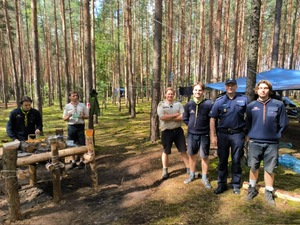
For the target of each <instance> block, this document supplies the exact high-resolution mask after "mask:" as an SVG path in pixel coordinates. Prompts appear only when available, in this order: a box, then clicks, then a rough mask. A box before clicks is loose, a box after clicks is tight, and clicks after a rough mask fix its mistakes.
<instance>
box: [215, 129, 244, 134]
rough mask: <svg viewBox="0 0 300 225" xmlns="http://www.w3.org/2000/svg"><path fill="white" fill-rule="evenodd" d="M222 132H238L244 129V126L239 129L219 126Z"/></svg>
mask: <svg viewBox="0 0 300 225" xmlns="http://www.w3.org/2000/svg"><path fill="white" fill-rule="evenodd" d="M218 130H219V131H220V132H221V133H225V134H238V133H241V132H243V131H244V129H243V128H238V129H231V128H219V129H218Z"/></svg>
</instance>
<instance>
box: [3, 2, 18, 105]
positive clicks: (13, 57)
mask: <svg viewBox="0 0 300 225" xmlns="http://www.w3.org/2000/svg"><path fill="white" fill-rule="evenodd" d="M3 9H4V16H5V24H6V33H7V38H8V46H9V50H10V59H11V64H12V73H13V78H14V90H15V97H16V99H15V100H16V104H17V105H18V104H19V102H20V87H19V81H18V75H17V68H16V61H15V53H14V48H13V43H12V34H11V28H10V23H9V21H10V20H9V17H8V12H7V2H6V0H3Z"/></svg>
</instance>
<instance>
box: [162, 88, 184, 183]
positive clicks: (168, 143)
mask: <svg viewBox="0 0 300 225" xmlns="http://www.w3.org/2000/svg"><path fill="white" fill-rule="evenodd" d="M174 94H175V91H174V89H172V88H167V90H166V91H165V97H166V99H165V100H164V101H161V102H160V103H159V104H158V107H157V114H158V116H159V120H160V129H161V141H162V145H163V152H162V165H163V173H162V179H168V178H169V173H168V161H169V157H168V156H169V155H170V154H171V148H172V145H173V142H174V143H175V146H176V147H177V149H178V151H179V152H180V153H181V157H182V159H183V162H184V164H185V167H186V168H187V172H188V173H189V168H188V166H189V158H188V155H187V153H186V151H187V148H186V142H185V136H184V132H183V129H182V128H181V123H182V114H183V112H184V108H183V106H182V104H181V103H180V102H177V101H174Z"/></svg>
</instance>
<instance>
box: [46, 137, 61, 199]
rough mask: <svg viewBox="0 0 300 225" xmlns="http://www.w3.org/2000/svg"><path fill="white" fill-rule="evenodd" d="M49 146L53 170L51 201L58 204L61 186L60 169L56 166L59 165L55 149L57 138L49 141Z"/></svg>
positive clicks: (56, 149)
mask: <svg viewBox="0 0 300 225" xmlns="http://www.w3.org/2000/svg"><path fill="white" fill-rule="evenodd" d="M49 141H50V144H51V155H52V165H54V168H53V170H52V178H53V201H54V202H56V203H58V202H60V200H61V185H60V183H61V182H60V168H59V167H57V166H56V164H59V162H60V161H59V155H58V148H57V138H50V139H49Z"/></svg>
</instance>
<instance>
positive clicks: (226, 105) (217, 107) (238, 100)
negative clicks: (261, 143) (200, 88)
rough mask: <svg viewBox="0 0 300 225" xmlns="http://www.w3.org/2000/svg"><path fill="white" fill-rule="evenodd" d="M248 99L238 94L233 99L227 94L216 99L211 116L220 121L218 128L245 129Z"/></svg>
mask: <svg viewBox="0 0 300 225" xmlns="http://www.w3.org/2000/svg"><path fill="white" fill-rule="evenodd" d="M247 105H248V98H247V97H246V96H245V95H241V94H236V95H235V97H234V98H233V99H230V98H228V96H227V95H226V94H225V95H223V96H221V97H220V98H218V99H216V101H215V103H214V104H213V107H212V109H211V111H210V114H209V116H210V117H212V118H216V119H218V128H231V129H240V128H244V127H245V124H246V122H245V113H246V108H247Z"/></svg>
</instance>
